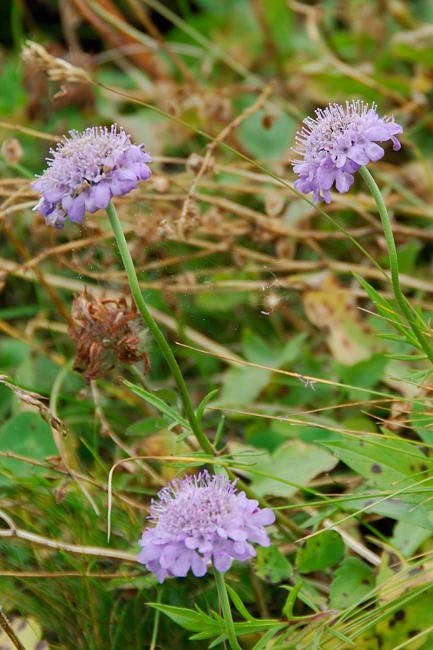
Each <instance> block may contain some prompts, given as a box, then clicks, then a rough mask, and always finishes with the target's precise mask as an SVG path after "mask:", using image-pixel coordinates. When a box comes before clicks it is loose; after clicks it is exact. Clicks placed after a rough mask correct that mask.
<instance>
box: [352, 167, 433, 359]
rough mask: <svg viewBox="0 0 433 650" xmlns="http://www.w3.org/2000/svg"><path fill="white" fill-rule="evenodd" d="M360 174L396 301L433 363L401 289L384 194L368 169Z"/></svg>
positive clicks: (413, 313) (426, 344)
mask: <svg viewBox="0 0 433 650" xmlns="http://www.w3.org/2000/svg"><path fill="white" fill-rule="evenodd" d="M359 173H360V174H361V176H362V178H363V179H364V181H365V183H366V185H367V187H368V189H369V190H370V192H371V194H372V196H373V198H374V200H375V201H376V205H377V209H378V211H379V216H380V220H381V222H382V227H383V233H384V235H385V239H386V245H387V248H388V257H389V267H390V270H391V284H392V289H393V292H394V296H395V299H396V300H397V303H398V305H399V307H400V309H401V311H402V313H403V314H404V316H405V317H406V320H407V322H408V324H409V325H410V327H411V329H412V332H413V333H414V335H415V337H416V339H417V340H418V343H419V344H420V346H421V348H422V349H423V350H424V352H425V353H426V355H427V357H428V358H429V359H430V361H431V362H432V363H433V350H432V349H431V347H430V345H429V344H428V342H427V339H426V337H425V336H424V334H423V332H422V330H421V327H425V325H424V323H423V322H422V321H421V319H420V318H419V316H418V315H417V314H416V313H415V312H414V311H413V310H412V308H411V307H410V306H409V304H408V302H407V300H406V298H405V297H404V295H403V292H402V290H401V287H400V279H399V272H398V255H397V248H396V246H395V241H394V235H393V234H392V227H391V221H390V219H389V214H388V211H387V209H386V205H385V201H384V200H383V196H382V193H381V191H380V189H379V187H378V185H377V183H376V181H375V180H374V178H373V176H372V175H371V173H370V172H369V171H368V169H367V167H361V169H360V170H359ZM420 321H421V322H420ZM420 326H421V327H420Z"/></svg>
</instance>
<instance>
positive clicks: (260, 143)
mask: <svg viewBox="0 0 433 650" xmlns="http://www.w3.org/2000/svg"><path fill="white" fill-rule="evenodd" d="M250 100H251V101H250V102H249V103H252V102H253V101H254V97H253V96H251V97H250ZM265 115H266V112H265V111H264V110H261V111H257V112H256V113H254V114H253V115H251V117H249V118H247V119H246V120H245V121H244V122H242V124H241V125H240V126H239V128H238V129H237V136H238V138H239V142H240V143H241V145H242V146H243V148H244V149H245V151H247V152H248V153H249V154H250V155H252V156H254V157H255V158H260V159H265V160H268V159H270V158H278V159H279V158H281V156H283V155H284V154H285V152H286V150H287V142H291V141H292V140H293V136H294V134H295V131H296V123H295V121H294V120H293V119H292V118H291V117H289V116H288V115H287V114H286V113H283V112H279V113H275V116H274V115H273V117H274V119H273V122H272V125H271V127H270V128H265V127H264V126H263V118H264V116H265Z"/></svg>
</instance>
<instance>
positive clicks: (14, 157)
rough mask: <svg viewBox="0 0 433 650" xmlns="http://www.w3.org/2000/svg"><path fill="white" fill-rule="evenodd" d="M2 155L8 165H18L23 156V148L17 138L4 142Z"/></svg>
mask: <svg viewBox="0 0 433 650" xmlns="http://www.w3.org/2000/svg"><path fill="white" fill-rule="evenodd" d="M1 153H2V156H3V158H4V161H5V163H6V164H7V165H12V166H13V165H18V163H19V162H20V160H21V158H22V155H23V148H22V146H21V144H20V142H19V140H17V139H16V138H8V139H7V140H4V141H3V142H2V146H1Z"/></svg>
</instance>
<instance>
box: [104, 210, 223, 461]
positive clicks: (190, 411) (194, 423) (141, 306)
mask: <svg viewBox="0 0 433 650" xmlns="http://www.w3.org/2000/svg"><path fill="white" fill-rule="evenodd" d="M107 214H108V218H109V220H110V224H111V228H112V229H113V233H114V237H115V239H116V243H117V247H118V249H119V253H120V256H121V258H122V261H123V265H124V267H125V271H126V275H127V276H128V282H129V286H130V289H131V293H132V297H133V298H134V301H135V304H136V305H137V308H138V310H139V312H140V314H141V315H142V317H143V320H144V322H145V323H146V325H147V327H148V328H149V330H150V331H151V333H152V335H153V337H154V338H155V340H156V342H157V344H158V346H159V349H160V350H161V352H162V354H163V355H164V357H165V360H166V361H167V364H168V366H169V368H170V370H171V373H172V375H173V377H174V379H175V381H176V384H177V387H178V389H179V392H180V396H181V399H182V403H183V407H184V409H185V413H186V416H187V418H188V421H189V423H190V426H191V429H192V431H193V433H194V435H195V437H196V439H197V442H198V444H199V445H200V447H201V448H202V450H203V451H204V452H205V453H206V454H211V455H213V454H214V450H213V448H212V445H211V444H210V442H209V440H208V439H207V438H206V436H205V434H204V433H203V431H202V428H201V426H200V424H199V421H198V419H197V416H196V414H195V411H194V407H193V405H192V402H191V398H190V396H189V392H188V389H187V387H186V384H185V380H184V378H183V375H182V372H181V370H180V368H179V365H178V363H177V361H176V359H175V356H174V354H173V352H172V350H171V348H170V346H169V344H168V343H167V340H166V338H165V336H164V334H163V333H162V332H161V330H160V329H159V326H158V324H157V323H156V321H155V320H154V319H153V317H152V316H151V314H150V312H149V310H148V309H147V306H146V303H145V302H144V298H143V295H142V293H141V289H140V285H139V284H138V278H137V273H136V272H135V267H134V263H133V261H132V257H131V253H130V252H129V249H128V244H127V242H126V239H125V235H124V233H123V229H122V226H121V224H120V221H119V217H118V216H117V212H116V210H115V208H114V205H113V204H112V203H111V202H110V203H109V204H108V207H107Z"/></svg>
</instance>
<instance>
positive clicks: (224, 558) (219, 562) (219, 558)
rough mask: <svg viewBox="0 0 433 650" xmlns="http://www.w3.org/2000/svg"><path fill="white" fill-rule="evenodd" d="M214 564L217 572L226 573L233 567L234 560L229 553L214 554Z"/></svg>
mask: <svg viewBox="0 0 433 650" xmlns="http://www.w3.org/2000/svg"><path fill="white" fill-rule="evenodd" d="M213 563H214V567H215V569H216V570H217V571H219V572H220V573H225V572H226V571H228V570H229V569H230V567H231V565H232V558H231V557H230V555H229V554H228V553H214V556H213Z"/></svg>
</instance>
